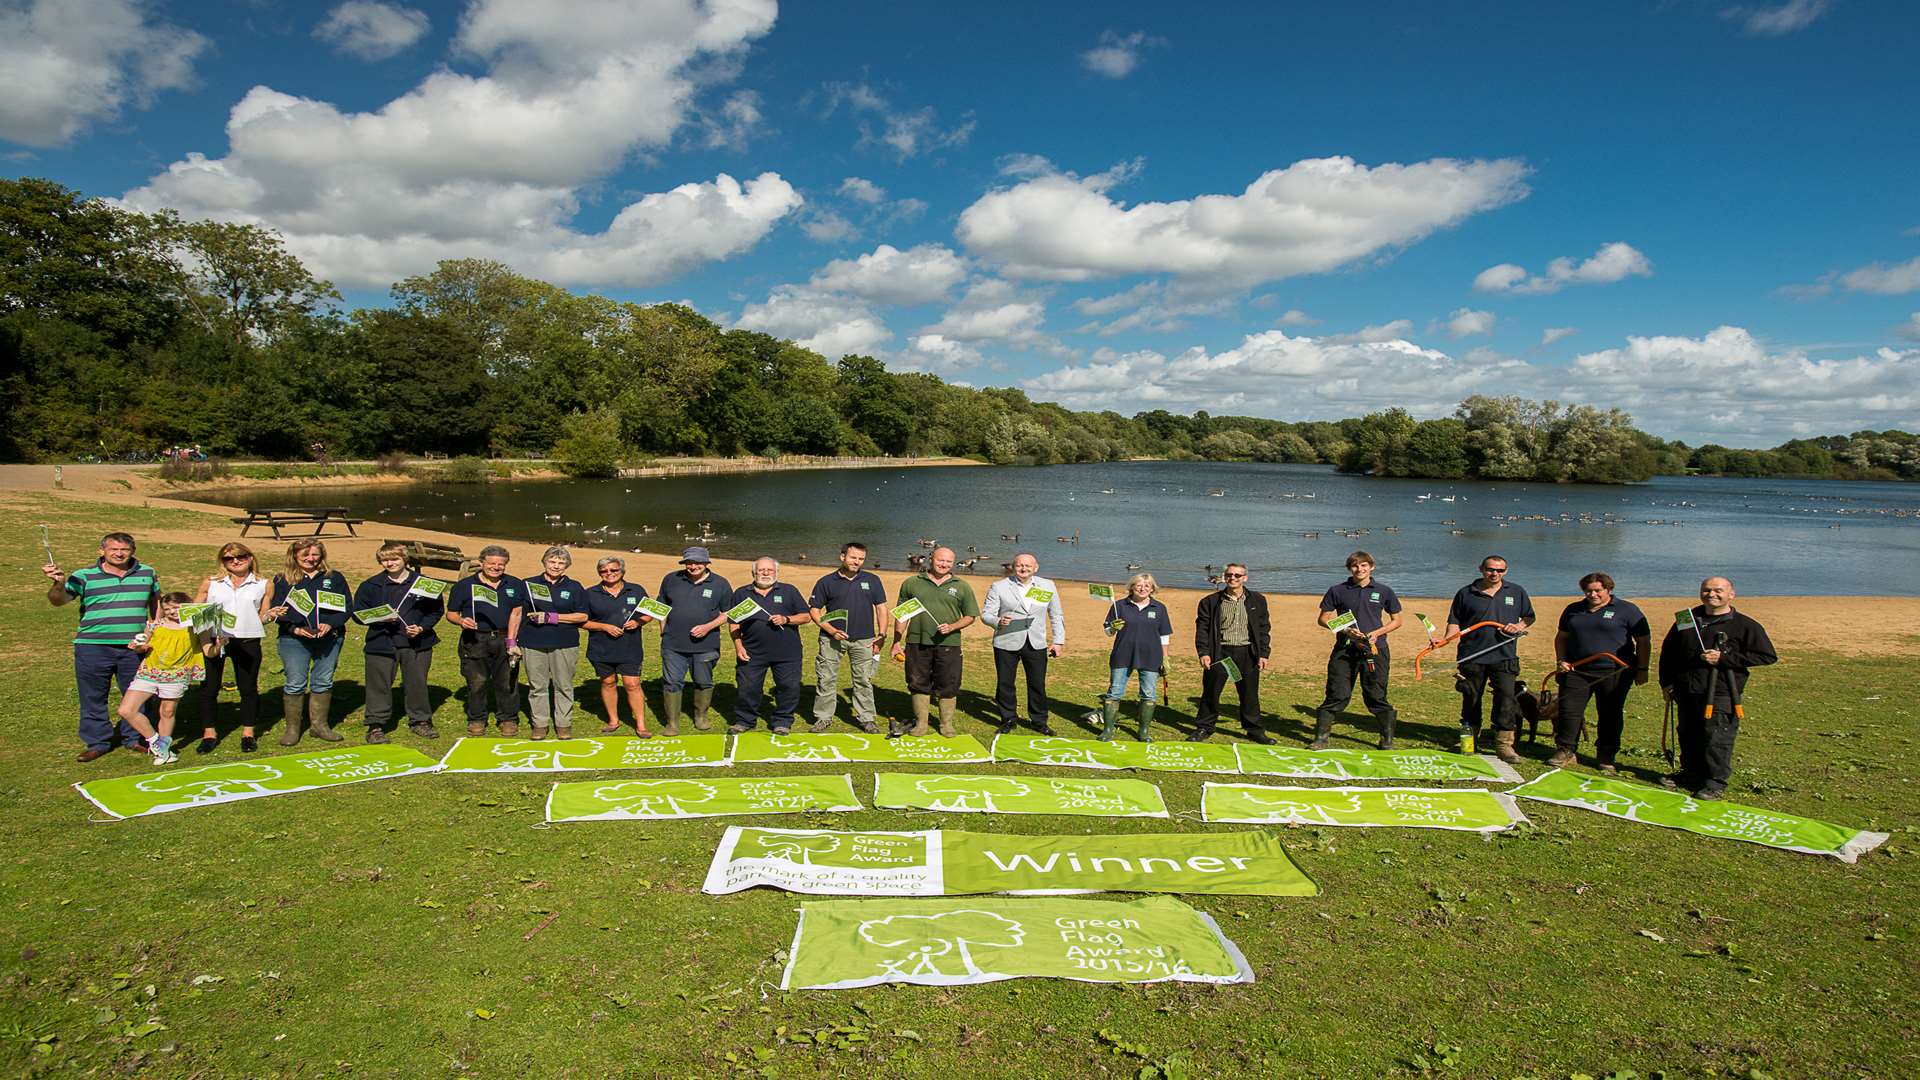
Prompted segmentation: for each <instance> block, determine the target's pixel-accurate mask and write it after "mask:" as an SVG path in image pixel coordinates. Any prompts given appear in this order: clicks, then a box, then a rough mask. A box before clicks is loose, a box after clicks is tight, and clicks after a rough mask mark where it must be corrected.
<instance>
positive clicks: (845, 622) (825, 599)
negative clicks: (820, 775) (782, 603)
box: [807, 541, 887, 735]
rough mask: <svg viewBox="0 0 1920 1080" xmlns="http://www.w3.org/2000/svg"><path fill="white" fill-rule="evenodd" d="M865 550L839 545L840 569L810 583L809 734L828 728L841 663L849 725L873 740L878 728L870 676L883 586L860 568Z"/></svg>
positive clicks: (881, 632) (879, 643)
mask: <svg viewBox="0 0 1920 1080" xmlns="http://www.w3.org/2000/svg"><path fill="white" fill-rule="evenodd" d="M866 564H867V545H865V544H862V543H859V542H858V541H849V542H847V543H845V544H842V545H841V546H840V568H839V569H838V570H835V571H834V572H833V573H831V574H828V575H826V576H825V577H822V578H821V579H820V580H819V581H816V582H814V583H813V595H811V596H809V597H808V598H807V607H808V609H809V610H810V611H812V612H813V621H814V622H815V623H818V624H819V626H820V642H819V649H818V651H816V652H815V653H814V656H813V730H815V731H826V730H827V729H829V728H831V727H832V726H833V713H834V709H835V707H836V706H837V705H838V704H839V702H840V664H841V662H842V661H845V663H846V665H847V672H848V674H849V676H850V681H851V682H852V687H851V690H850V692H849V693H848V696H849V697H851V698H852V699H853V722H854V724H855V726H857V727H858V728H859V729H860V730H861V731H864V732H866V733H867V734H869V735H877V734H879V732H880V725H879V723H878V722H877V721H876V720H875V719H874V712H873V674H874V671H875V669H876V668H878V667H879V666H880V650H881V649H882V648H884V647H885V646H886V641H887V638H886V633H885V630H886V625H887V587H886V585H885V584H884V583H882V582H881V580H880V579H879V578H877V577H875V576H874V575H873V574H870V573H868V572H867V571H866V570H864V569H862V568H863V567H865V566H866Z"/></svg>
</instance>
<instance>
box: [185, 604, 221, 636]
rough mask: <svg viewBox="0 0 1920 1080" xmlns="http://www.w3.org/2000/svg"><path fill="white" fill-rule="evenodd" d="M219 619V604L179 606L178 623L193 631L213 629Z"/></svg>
mask: <svg viewBox="0 0 1920 1080" xmlns="http://www.w3.org/2000/svg"><path fill="white" fill-rule="evenodd" d="M219 619H220V605H219V604H181V605H180V621H181V622H183V623H185V624H186V625H187V626H189V627H191V628H192V629H194V630H195V631H206V630H211V629H213V628H214V626H215V624H217V623H218V622H219Z"/></svg>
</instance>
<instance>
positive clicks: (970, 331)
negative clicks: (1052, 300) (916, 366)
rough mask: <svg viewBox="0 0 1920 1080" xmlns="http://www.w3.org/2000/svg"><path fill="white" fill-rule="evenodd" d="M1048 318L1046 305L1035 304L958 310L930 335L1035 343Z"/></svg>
mask: <svg viewBox="0 0 1920 1080" xmlns="http://www.w3.org/2000/svg"><path fill="white" fill-rule="evenodd" d="M1046 315H1047V309H1046V305H1044V304H1040V303H1037V302H1033V301H1010V302H1008V303H1004V304H996V305H993V306H991V307H975V308H955V309H953V310H951V311H948V312H947V313H946V314H945V315H942V316H941V317H940V321H939V322H937V323H935V324H934V325H932V326H931V327H928V331H927V332H928V333H933V334H939V335H941V336H943V337H948V338H952V339H954V340H957V341H997V340H1004V341H1031V340H1033V338H1034V336H1035V335H1036V333H1037V331H1038V330H1039V327H1040V323H1041V322H1042V321H1043V320H1044V319H1045V318H1046Z"/></svg>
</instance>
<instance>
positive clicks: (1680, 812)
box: [1508, 769, 1887, 863]
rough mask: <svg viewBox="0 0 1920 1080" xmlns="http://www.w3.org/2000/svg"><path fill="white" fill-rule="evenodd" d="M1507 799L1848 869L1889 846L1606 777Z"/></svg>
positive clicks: (1561, 775)
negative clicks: (1830, 861) (1800, 855)
mask: <svg viewBox="0 0 1920 1080" xmlns="http://www.w3.org/2000/svg"><path fill="white" fill-rule="evenodd" d="M1508 794H1511V795H1517V796H1519V797H1520V798H1523V799H1536V800H1538V801H1540V802H1550V803H1559V804H1560V805H1561V806H1577V807H1580V808H1581V809H1582V810H1593V811H1595V812H1597V813H1602V814H1605V815H1607V816H1608V817H1617V818H1625V819H1626V820H1628V821H1639V822H1644V823H1646V824H1648V825H1658V826H1660V827H1662V828H1666V829H1681V830H1683V831H1686V832H1690V833H1699V834H1700V835H1701V836H1718V837H1722V838H1725V839H1728V840H1745V841H1746V842H1747V843H1749V844H1759V845H1761V846H1763V847H1772V848H1781V849H1783V850H1786V851H1799V852H1804V853H1806V854H1808V855H1830V856H1832V857H1833V858H1836V859H1839V860H1840V861H1841V862H1844V863H1850V862H1855V861H1857V860H1858V859H1859V858H1860V856H1862V855H1865V854H1866V853H1867V852H1869V851H1872V850H1873V849H1874V848H1877V847H1879V846H1880V845H1881V844H1884V843H1886V842H1887V834H1886V833H1878V832H1864V831H1862V830H1859V829H1849V828H1846V827H1844V826H1840V825H1830V824H1828V823H1827V822H1824V821H1816V820H1815V819H1813V818H1803V817H1795V816H1793V815H1792V814H1782V813H1777V812H1775V811H1772V810H1759V809H1756V808H1754V807H1751V806H1741V805H1740V804H1738V803H1730V802H1721V801H1719V800H1707V801H1705V802H1702V801H1701V800H1699V799H1696V798H1694V797H1693V796H1691V795H1689V794H1687V793H1686V792H1684V791H1669V790H1667V789H1666V788H1657V787H1649V786H1648V785H1646V784H1633V783H1629V782H1627V781H1625V780H1614V779H1609V778H1608V777H1604V776H1582V775H1581V774H1579V773H1571V772H1567V771H1566V770H1564V769H1555V770H1553V771H1552V772H1550V773H1543V774H1541V775H1539V776H1536V777H1534V778H1533V779H1532V780H1531V781H1529V782H1527V783H1525V784H1523V785H1521V786H1520V787H1517V788H1514V789H1513V790H1512V791H1511V792H1509V793H1508Z"/></svg>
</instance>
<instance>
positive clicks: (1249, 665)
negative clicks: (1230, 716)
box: [1187, 563, 1273, 745]
mask: <svg viewBox="0 0 1920 1080" xmlns="http://www.w3.org/2000/svg"><path fill="white" fill-rule="evenodd" d="M1220 580H1221V586H1220V589H1219V591H1217V592H1210V593H1208V594H1207V595H1205V596H1203V597H1201V598H1200V607H1199V609H1198V610H1197V611H1195V612H1194V616H1193V642H1194V645H1193V647H1194V651H1195V652H1197V653H1199V654H1200V671H1201V675H1200V686H1201V692H1200V715H1199V716H1197V717H1195V718H1194V722H1193V734H1191V735H1188V736H1187V741H1188V742H1202V741H1204V740H1206V739H1207V738H1209V737H1211V736H1212V735H1213V726H1214V723H1215V721H1217V720H1218V719H1219V717H1220V692H1221V691H1222V690H1225V689H1226V687H1227V683H1229V682H1231V683H1233V689H1234V692H1235V693H1236V694H1237V695H1239V698H1240V722H1241V723H1243V724H1245V725H1246V727H1247V738H1248V739H1250V740H1252V741H1254V742H1257V743H1260V744H1262V745H1265V744H1268V743H1271V742H1273V736H1271V735H1269V734H1267V729H1266V728H1265V727H1262V726H1261V724H1260V673H1261V672H1263V671H1265V670H1267V664H1268V657H1269V656H1270V655H1271V653H1272V633H1271V629H1270V626H1271V624H1270V623H1269V622H1268V621H1267V598H1266V597H1264V596H1261V595H1260V594H1259V593H1257V592H1254V591H1253V590H1252V589H1249V588H1247V568H1246V566H1245V565H1243V564H1241V563H1228V564H1227V568H1226V570H1224V571H1223V572H1222V573H1221V575H1220ZM1223 660H1230V661H1232V662H1233V663H1232V674H1229V670H1228V665H1227V664H1223V663H1221V661H1223Z"/></svg>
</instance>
